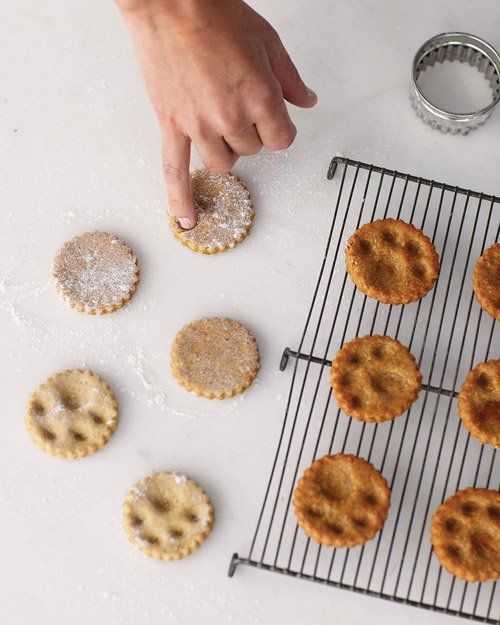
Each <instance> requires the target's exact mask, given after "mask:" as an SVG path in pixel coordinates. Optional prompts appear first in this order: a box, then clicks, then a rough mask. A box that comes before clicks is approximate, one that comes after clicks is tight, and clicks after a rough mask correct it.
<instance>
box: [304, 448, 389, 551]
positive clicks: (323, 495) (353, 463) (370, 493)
mask: <svg viewBox="0 0 500 625" xmlns="http://www.w3.org/2000/svg"><path fill="white" fill-rule="evenodd" d="M390 494H391V491H390V489H389V487H388V486H387V482H386V481H385V479H384V478H383V477H382V475H381V474H380V472H379V471H377V469H375V467H374V466H373V465H371V464H370V463H369V462H367V461H366V460H363V458H357V457H356V456H352V455H345V454H336V455H334V456H324V457H323V458H320V459H319V460H315V461H314V462H313V464H312V465H311V466H310V467H309V468H308V469H307V470H306V471H305V473H304V475H303V476H302V477H301V478H300V480H299V482H298V484H297V488H296V489H295V493H294V497H293V502H292V503H293V505H294V508H295V516H296V517H297V522H298V524H299V525H300V527H301V528H302V529H303V530H304V531H305V533H306V534H307V535H308V536H309V537H310V538H312V539H313V540H314V541H316V542H317V543H320V544H322V545H326V546H328V547H330V546H334V547H354V545H362V544H363V543H365V542H366V541H367V540H370V539H371V538H373V537H374V536H375V534H376V533H377V532H378V531H379V530H380V528H381V527H382V525H383V524H384V521H385V520H386V518H387V511H388V510H389V503H390Z"/></svg>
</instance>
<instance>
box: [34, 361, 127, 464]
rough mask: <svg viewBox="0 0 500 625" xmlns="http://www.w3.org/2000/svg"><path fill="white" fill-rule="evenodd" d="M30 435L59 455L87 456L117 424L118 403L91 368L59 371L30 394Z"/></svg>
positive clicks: (40, 444) (96, 448) (35, 440)
mask: <svg viewBox="0 0 500 625" xmlns="http://www.w3.org/2000/svg"><path fill="white" fill-rule="evenodd" d="M25 422H26V427H27V429H28V432H29V434H30V436H31V439H32V440H33V442H34V443H36V444H37V445H38V446H39V447H41V448H42V449H43V450H44V451H46V452H47V453H48V454H51V455H52V456H57V457H58V458H78V457H79V456H88V455H89V454H93V453H94V452H96V451H97V450H98V449H100V448H101V447H103V446H104V445H105V444H106V443H107V442H108V440H109V439H110V438H111V435H112V434H113V432H114V431H115V429H116V426H117V424H118V404H117V402H116V399H115V396H114V395H113V393H112V391H111V389H110V388H109V386H108V385H107V384H106V382H104V380H102V379H101V378H100V377H99V376H98V375H96V374H95V373H92V371H81V370H80V369H73V370H72V371H61V372H59V373H55V374H54V375H52V376H51V377H50V378H48V379H47V380H45V382H44V383H43V384H40V386H39V387H38V388H37V389H36V391H35V392H34V393H33V394H32V395H31V397H30V398H29V402H28V409H27V411H26V416H25Z"/></svg>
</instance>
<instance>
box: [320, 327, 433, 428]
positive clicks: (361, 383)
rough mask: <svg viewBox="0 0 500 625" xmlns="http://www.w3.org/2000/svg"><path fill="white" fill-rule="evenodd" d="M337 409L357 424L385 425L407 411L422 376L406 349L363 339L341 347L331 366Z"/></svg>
mask: <svg viewBox="0 0 500 625" xmlns="http://www.w3.org/2000/svg"><path fill="white" fill-rule="evenodd" d="M331 385H332V387H333V394H334V395H335V398H336V400H337V403H338V405H339V408H340V409H341V410H343V411H344V412H345V413H346V414H347V415H349V416H350V417H354V418H355V419H359V420H360V421H388V420H390V419H394V418H395V417H397V416H398V415H400V414H403V412H405V410H408V408H410V406H411V405H412V404H413V402H414V401H415V400H416V399H417V397H418V393H419V392H420V389H421V388H422V376H421V374H420V370H419V368H418V365H417V363H416V361H415V358H414V357H413V355H412V354H411V353H410V351H409V350H408V348H407V347H405V346H404V345H402V344H401V343H400V342H399V341H398V340H396V339H393V338H391V337H389V336H379V335H378V334H374V335H371V336H363V337H358V338H355V339H354V340H352V341H350V342H349V343H346V344H345V345H343V347H342V349H340V350H339V351H338V352H337V355H336V356H335V359H334V360H333V362H332V370H331Z"/></svg>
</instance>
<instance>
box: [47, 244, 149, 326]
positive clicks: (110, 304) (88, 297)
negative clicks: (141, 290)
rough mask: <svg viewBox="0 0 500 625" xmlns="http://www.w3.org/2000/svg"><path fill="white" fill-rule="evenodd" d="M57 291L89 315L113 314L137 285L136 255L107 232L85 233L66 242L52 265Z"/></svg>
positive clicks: (71, 304)
mask: <svg viewBox="0 0 500 625" xmlns="http://www.w3.org/2000/svg"><path fill="white" fill-rule="evenodd" d="M52 277H53V279H54V283H55V287H56V291H57V292H58V293H60V295H62V297H63V298H64V299H65V300H66V302H67V303H68V304H69V305H70V306H72V307H73V308H75V309H76V310H78V311H79V312H84V313H87V314H88V315H102V314H105V313H112V312H115V311H116V310H119V309H120V308H122V307H123V306H124V305H125V304H126V302H128V301H129V300H130V298H131V297H132V295H133V294H134V293H135V291H136V289H137V285H138V283H139V264H138V261H137V257H136V255H135V254H134V253H133V252H132V250H131V249H130V248H129V247H127V245H125V243H124V242H123V241H121V240H120V239H118V238H117V237H115V236H114V235H112V234H108V233H107V232H85V233H84V234H80V235H78V236H76V237H74V238H73V239H71V240H70V241H67V242H66V243H65V244H64V245H63V246H62V248H61V249H60V250H59V251H58V252H57V254H56V257H55V258H54V263H53V265H52Z"/></svg>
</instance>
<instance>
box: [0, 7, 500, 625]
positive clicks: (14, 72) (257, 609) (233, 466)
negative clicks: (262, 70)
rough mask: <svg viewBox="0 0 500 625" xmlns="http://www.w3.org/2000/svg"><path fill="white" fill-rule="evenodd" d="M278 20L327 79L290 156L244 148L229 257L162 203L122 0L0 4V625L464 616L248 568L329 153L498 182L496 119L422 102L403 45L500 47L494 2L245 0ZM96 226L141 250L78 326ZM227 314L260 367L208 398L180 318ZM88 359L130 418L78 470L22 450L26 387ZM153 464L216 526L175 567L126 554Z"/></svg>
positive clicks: (460, 179)
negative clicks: (78, 293)
mask: <svg viewBox="0 0 500 625" xmlns="http://www.w3.org/2000/svg"><path fill="white" fill-rule="evenodd" d="M252 4H253V5H254V6H255V8H257V9H258V10H262V12H263V13H264V15H265V16H266V17H267V18H268V19H269V20H270V21H271V22H272V23H273V24H274V25H275V27H276V28H277V29H278V30H279V31H280V33H281V35H282V38H283V40H284V41H285V43H286V45H287V46H288V48H289V51H290V53H291V55H292V57H293V58H294V59H295V61H296V63H297V65H298V67H299V68H300V70H301V71H302V72H303V75H304V78H305V79H306V81H307V82H308V83H309V84H310V86H311V87H313V88H314V89H315V90H317V92H318V94H319V104H318V106H317V107H316V108H315V109H314V110H312V111H298V110H294V111H292V116H293V118H294V120H295V122H296V124H297V126H298V129H299V134H298V138H297V141H296V143H295V145H294V146H293V148H292V149H291V150H289V151H288V152H287V153H284V154H279V155H271V154H261V155H259V156H257V157H255V158H252V159H248V160H246V161H244V162H241V163H240V164H239V165H238V166H237V168H236V170H235V171H236V172H237V173H238V174H240V175H241V176H242V177H243V178H244V179H245V180H246V181H247V182H248V184H249V186H250V189H251V191H252V193H253V196H254V199H255V205H256V211H257V218H256V221H255V226H254V229H253V231H252V233H251V236H250V237H249V238H248V240H247V241H246V242H245V243H244V244H243V245H241V246H240V247H238V248H237V249H235V250H233V251H231V252H230V253H228V254H224V255H219V256H216V257H213V258H211V257H210V258H207V257H202V256H198V255H196V254H193V253H191V252H190V251H189V250H187V249H185V248H183V247H182V246H180V244H179V243H178V242H177V241H176V240H175V239H173V238H172V236H171V235H170V233H169V230H168V227H167V223H166V220H165V216H164V211H165V195H164V189H163V183H162V179H161V172H160V160H159V133H158V129H157V127H156V122H155V119H154V117H153V114H152V111H151V109H150V106H149V103H148V102H147V99H146V96H145V94H144V91H143V89H142V86H141V84H140V82H139V80H138V78H137V72H136V69H135V64H134V58H133V54H132V50H131V46H130V42H129V39H128V35H127V33H126V31H125V28H124V25H123V24H122V22H121V20H120V18H119V16H118V14H117V11H116V10H115V8H114V6H113V4H112V3H111V2H110V1H108V2H103V1H102V0H86V1H85V2H84V1H80V2H77V1H73V2H67V1H63V0H42V1H41V2H34V1H33V0H16V2H9V3H7V2H4V3H2V5H1V6H0V59H1V60H0V69H1V74H0V75H1V96H0V120H1V125H0V181H1V199H0V215H1V223H2V237H1V238H2V244H1V246H0V332H1V342H0V349H1V352H0V354H1V358H0V375H1V384H0V393H1V405H2V415H3V433H2V436H1V437H0V457H1V462H0V484H1V486H0V510H1V511H0V519H1V527H2V531H1V532H0V553H1V557H0V622H1V623H2V624H3V625H31V624H35V623H36V624H37V625H39V624H42V623H43V624H45V623H47V624H48V623H50V625H62V624H67V623H70V622H71V623H73V624H74V625H80V624H81V625H83V624H88V623H92V624H93V625H100V624H106V625H112V624H115V623H134V625H142V624H149V623H151V624H153V625H156V624H157V623H158V624H159V623H168V624H169V625H170V624H172V625H176V624H178V623H179V624H182V625H190V624H198V623H203V624H204V625H210V624H212V623H213V624H217V625H225V624H228V625H229V624H231V625H235V624H241V625H256V624H263V625H267V624H268V623H271V622H272V623H276V624H278V623H279V624H286V625H293V624H294V623H297V624H298V623H325V624H326V623H332V622H333V623H335V622H340V623H343V624H344V625H351V624H357V623H366V622H370V623H371V624H372V625H376V624H379V623H380V624H382V623H384V625H387V624H389V623H401V622H405V623H417V622H419V623H421V622H422V621H423V622H426V623H445V622H449V623H453V622H456V621H455V620H454V619H453V618H451V617H446V616H441V615H438V614H430V613H427V612H422V611H420V610H417V609H414V608H406V607H403V606H400V605H395V604H392V603H388V602H384V601H381V600H375V599H369V598H367V597H363V596H355V595H353V594H352V593H348V592H343V591H337V590H334V589H328V588H324V587H321V586H318V585H314V584H308V583H306V582H300V581H296V580H293V579H287V578H283V577H281V576H277V575H270V574H267V573H261V572H258V571H254V570H250V569H247V568H240V569H238V571H237V574H236V575H235V577H234V578H233V579H231V580H229V579H228V578H227V577H226V572H227V565H228V562H229V558H230V555H231V553H232V552H233V551H239V552H240V553H242V554H245V553H247V551H248V547H249V543H250V538H251V534H252V532H253V529H254V527H255V522H256V518H257V513H258V509H259V506H260V503H261V500H262V496H263V491H264V488H265V484H266V481H267V476H268V472H269V470H270V467H271V463H272V458H273V454H274V450H275V445H276V439H277V434H278V431H279V428H280V425H281V419H282V415H283V411H284V405H285V399H284V397H285V396H286V392H287V388H288V383H289V377H288V376H287V375H286V374H280V373H278V372H277V364H278V361H279V356H280V354H281V350H282V348H283V346H285V345H288V344H292V345H293V344H294V343H296V341H297V339H298V337H299V335H300V331H301V329H302V326H303V323H304V320H305V313H306V307H307V304H308V302H309V300H310V297H311V294H312V289H313V284H314V280H315V277H316V274H317V271H318V267H319V262H320V259H321V254H322V248H323V245H324V241H325V234H326V227H327V225H328V224H329V221H330V213H329V210H328V206H329V201H330V199H331V197H332V195H333V189H332V186H331V183H328V182H327V181H326V179H325V172H326V169H327V166H328V163H329V160H330V158H331V156H332V155H334V154H342V155H346V156H351V157H353V158H359V159H362V160H365V161H368V162H374V163H377V164H379V165H385V166H388V167H394V168H397V169H399V170H400V171H410V172H414V173H416V174H418V175H421V176H426V177H429V178H434V179H436V180H446V181H448V182H450V183H452V184H458V185H460V186H463V187H468V188H472V189H479V190H483V191H485V192H496V193H497V194H498V193H499V187H500V176H499V163H500V111H497V112H496V114H495V115H494V116H493V118H492V119H491V120H490V121H489V122H488V123H487V124H486V125H485V126H484V127H483V128H481V129H479V130H478V131H476V132H474V133H472V134H471V135H470V136H468V137H465V138H464V137H452V136H444V135H441V134H438V133H436V132H435V131H433V130H431V129H429V128H428V127H426V126H424V125H423V124H422V123H421V122H420V121H419V120H417V119H416V118H415V116H414V113H413V111H412V110H411V108H410V106H409V103H408V97H407V90H408V76H409V67H410V62H411V58H412V55H413V53H414V51H415V50H416V48H417V47H418V46H419V45H420V43H422V41H423V40H425V39H426V38H428V37H429V36H431V35H433V34H436V33H438V32H442V31H446V30H454V29H458V30H467V31H470V32H473V33H476V34H478V35H481V36H484V37H485V38H486V39H487V40H489V41H490V42H491V43H493V44H494V45H496V46H497V47H500V30H499V24H500V4H499V3H498V1H497V0H482V1H481V2H477V1H476V2H471V1H468V0H460V1H457V0H440V1H438V2H436V1H435V0H434V1H431V0H425V1H424V0H418V1H417V0H405V1H400V2H389V1H382V2H368V1H366V0H349V1H347V0H335V1H332V0H322V1H320V0H313V1H312V2H300V1H298V0H297V1H290V0H288V1H286V0H279V1H278V0H276V2H273V3H270V2H264V1H263V0H260V1H256V2H253V3H252ZM94 228H99V229H104V230H109V231H111V232H114V233H116V234H117V235H118V236H120V237H122V238H124V239H125V240H126V241H127V242H128V243H129V244H130V245H131V246H132V247H133V248H134V249H135V250H136V252H137V254H138V255H139V258H140V262H141V270H142V281H141V285H140V287H139V290H138V292H137V294H136V295H135V297H134V299H133V301H132V303H131V304H130V305H129V306H127V308H126V309H124V310H123V311H122V312H120V313H118V314H116V315H111V316H107V317H103V318H92V317H86V316H85V315H81V314H78V313H76V312H74V311H72V310H71V309H69V308H68V307H66V305H65V304H64V303H63V302H62V301H61V300H60V299H59V297H58V296H57V295H56V294H55V292H54V290H53V288H52V286H51V284H50V280H49V270H50V264H51V261H52V258H53V256H54V253H55V251H56V249H57V248H58V247H59V246H60V245H61V243H63V242H64V241H65V240H66V239H67V238H69V237H71V236H72V235H74V234H76V233H79V232H82V231H85V230H90V229H94ZM212 314H218V315H230V316H233V317H235V318H237V319H239V320H241V321H243V322H245V323H246V324H247V325H248V326H249V327H250V328H251V329H252V331H253V332H254V333H255V335H256V337H257V339H258V341H259V344H260V347H261V352H262V370H261V372H260V374H259V377H258V381H257V383H256V384H254V386H253V387H252V388H251V389H250V390H249V392H247V393H246V394H245V395H244V396H242V397H241V398H238V399H236V400H230V401H226V402H222V403H215V402H210V401H205V400H203V399H197V398H194V397H192V396H190V395H189V394H187V393H186V392H185V391H184V390H183V389H182V388H180V387H179V386H177V384H176V383H175V381H174V380H173V379H172V377H171V374H170V371H169V364H168V355H169V348H170V343H171V341H172V338H173V336H174V335H175V332H176V331H177V329H178V328H179V327H180V326H181V325H182V324H183V323H184V322H186V321H189V320H191V319H194V318H197V317H199V316H202V315H212ZM68 367H89V368H91V369H94V370H96V371H97V372H99V373H100V374H102V375H103V377H105V378H106V379H107V380H108V381H109V382H110V384H111V385H112V386H113V388H114V389H115V390H116V393H117V396H118V399H119V403H120V411H121V422H120V426H119V428H118V430H117V432H116V434H115V435H114V437H113V439H112V440H111V442H110V444H109V445H108V446H107V447H106V448H105V449H104V450H103V451H102V452H100V453H98V454H96V455H95V456H91V457H88V458H85V459H81V460H78V461H75V462H63V461H58V460H57V459H53V458H50V457H49V456H47V455H45V454H44V453H43V452H41V451H39V450H38V449H37V448H36V447H34V446H33V445H32V443H31V442H30V440H29V438H28V436H27V434H26V431H25V428H24V425H23V412H24V408H25V405H26V400H27V397H28V395H29V393H30V392H31V391H32V390H33V389H34V388H35V387H36V385H37V384H39V383H40V382H41V381H42V380H44V379H45V378H46V377H47V376H48V375H49V374H51V373H52V372H54V371H57V370H60V369H63V368H68ZM156 469H176V470H178V471H181V472H184V473H187V474H189V475H191V476H193V477H194V478H195V479H197V480H199V481H200V482H201V483H202V484H204V486H205V487H206V489H207V491H208V492H209V493H210V494H211V496H212V497H213V501H214V504H215V507H216V510H217V524H216V526H215V528H214V531H213V534H212V536H211V537H210V539H209V540H208V541H207V543H206V545H205V546H204V548H203V549H202V550H201V551H200V552H199V553H198V554H197V555H195V556H193V557H191V558H188V559H186V560H185V561H183V562H179V563H173V564H162V563H157V562H154V561H152V560H149V559H147V558H145V557H144V556H142V555H141V554H140V553H139V552H137V551H135V550H134V549H133V548H132V547H131V546H130V545H129V544H128V543H127V542H126V540H125V537H124V534H123V530H122V526H121V503H122V499H123V496H124V493H125V492H126V491H127V490H128V488H129V487H130V486H131V484H133V483H134V482H135V481H136V480H137V479H138V478H140V477H141V476H143V475H144V474H147V473H149V472H151V471H153V470H156Z"/></svg>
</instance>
